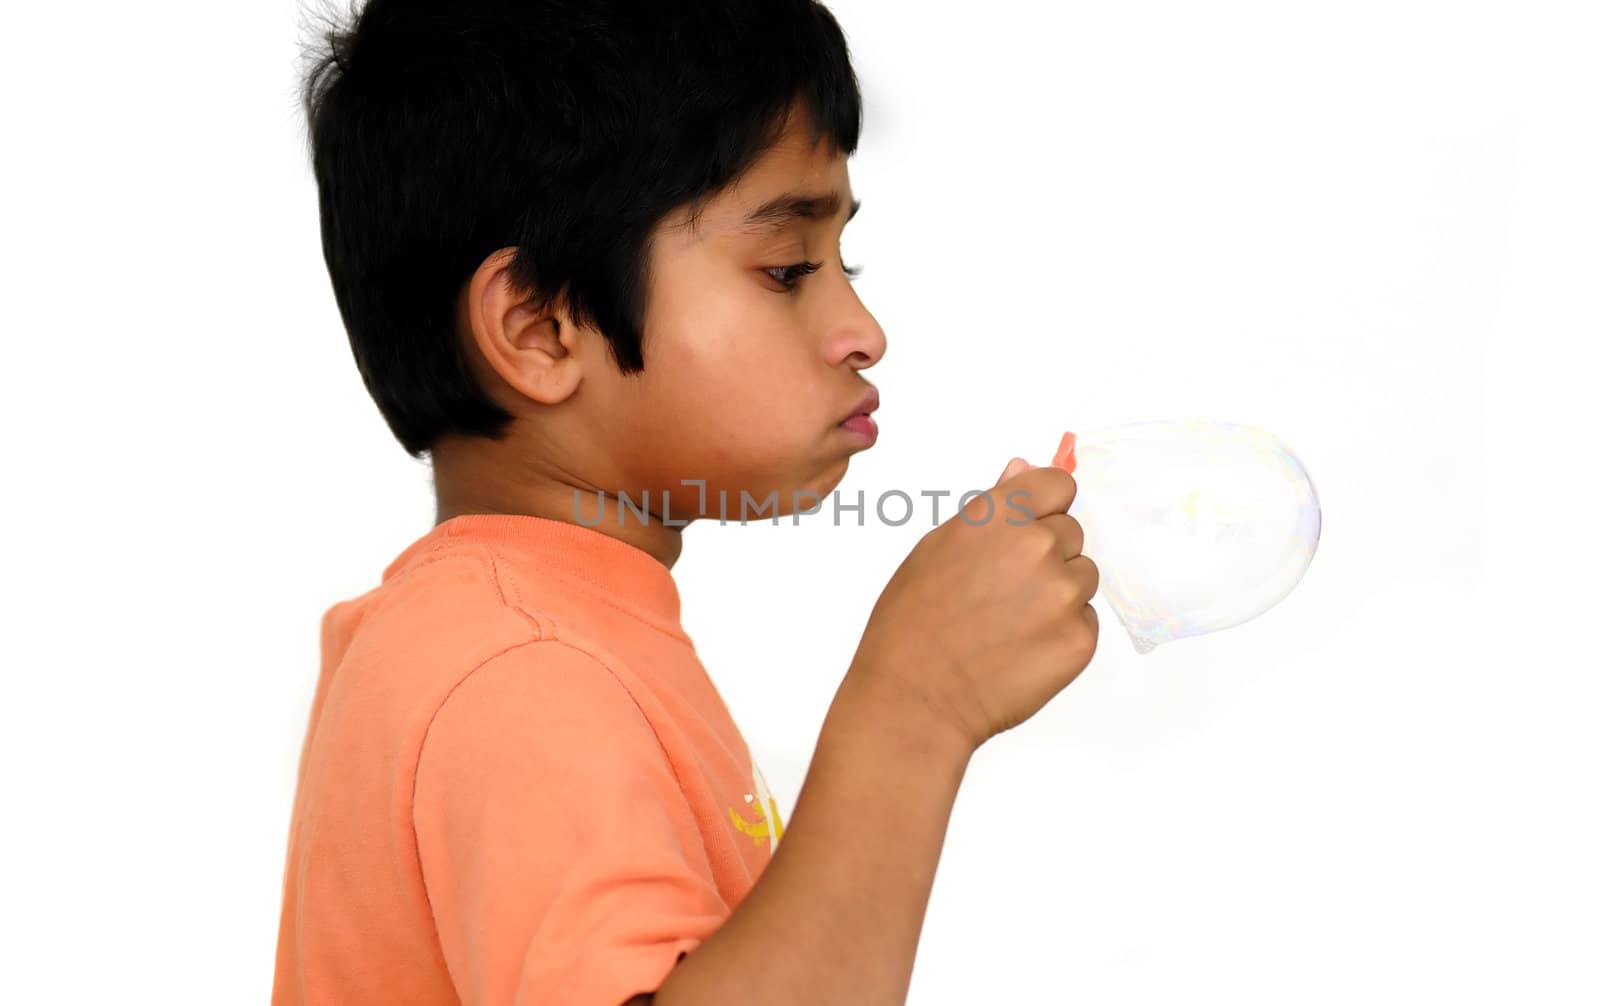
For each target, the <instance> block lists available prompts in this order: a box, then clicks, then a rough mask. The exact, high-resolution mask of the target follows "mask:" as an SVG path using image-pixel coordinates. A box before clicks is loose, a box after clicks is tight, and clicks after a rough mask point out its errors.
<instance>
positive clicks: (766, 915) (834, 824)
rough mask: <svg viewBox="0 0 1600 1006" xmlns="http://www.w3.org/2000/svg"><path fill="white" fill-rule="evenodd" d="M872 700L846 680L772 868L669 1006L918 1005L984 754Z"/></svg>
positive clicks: (676, 984)
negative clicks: (916, 985)
mask: <svg viewBox="0 0 1600 1006" xmlns="http://www.w3.org/2000/svg"><path fill="white" fill-rule="evenodd" d="M866 692H867V689H866V688H865V687H863V686H859V685H857V684H855V683H854V682H853V681H852V679H851V677H850V676H848V675H847V676H846V680H845V682H844V684H843V685H841V687H840V690H839V694H838V696H836V698H835V700H834V703H833V705H832V707H831V708H830V709H829V711H828V716H827V719H826V720H825V722H824V723H823V727H822V731H821V734H820V736H819V739H818V742H817V749H816V753H815V755H814V756H813V758H812V762H811V768H810V771H809V772H808V773H807V775H806V779H805V783H804V784H803V785H802V787H801V791H800V795H799V799H798V800H797V801H796V803H795V808H794V813H793V814H792V815H791V819H790V821H789V824H788V826H787V827H786V828H785V829H784V833H783V838H782V840H781V841H780V842H779V843H778V848H777V850H776V851H775V852H774V853H773V856H772V861H771V862H770V863H768V864H767V868H766V870H765V871H764V872H763V873H762V875H761V877H760V878H759V879H758V880H757V882H756V884H755V886H754V887H752V888H751V890H750V892H749V894H748V895H747V896H746V897H745V899H744V900H743V901H742V902H741V903H740V904H739V906H738V907H737V908H736V909H735V910H734V912H733V914H732V915H730V916H729V917H728V919H727V920H726V921H725V922H724V923H723V925H722V926H721V928H719V929H718V930H717V931H716V932H715V933H714V934H712V936H711V937H710V938H709V939H707V940H706V941H705V942H704V943H702V944H701V945H700V946H699V947H698V948H697V949H696V950H695V951H694V952H693V953H691V954H690V955H689V956H688V957H687V958H685V959H684V960H683V961H682V962H680V963H679V964H678V966H677V967H676V968H675V969H673V971H672V973H671V974H670V975H669V976H668V978H667V981H666V982H665V984H663V985H662V987H661V988H660V989H659V990H658V991H657V992H656V995H655V1003H656V1006H704V1004H707V1003H721V1002H736V1001H740V1000H741V999H743V998H745V997H746V996H747V994H748V992H749V990H750V989H752V988H759V989H761V992H762V1002H763V1003H770V1004H772V1006H784V1004H788V1003H806V1004H813V1006H814V1004H822V1006H827V1004H831V1003H841V1004H842V1003H849V1004H852V1006H880V1004H891V1003H894V1004H903V1003H904V1002H905V999H906V991H907V988H908V986H909V985H910V981H911V965H912V961H913V959H914V958H915V956H916V950H917V941H918V939H919V938H920V936H921V933H922V923H923V917H924V915H925V913H926V911H927V907H928V896H929V894H930V892H931V890H932V887H933V877H934V871H935V870H936V868H937V867H938V863H939V854H940V851H941V850H942V849H943V847H944V839H945V830H946V827H947V825H948V824H949V820H950V810H951V807H952V806H953V805H954V803H955V799H956V792H957V790H958V789H959V788H960V785H961V780H962V777H963V775H964V774H965V772H966V766H967V762H968V760H969V759H970V757H971V752H970V751H969V750H965V749H963V748H962V747H960V746H959V745H955V744H952V743H950V742H949V741H948V740H946V739H945V738H943V737H942V736H939V735H936V734H934V733H933V732H931V731H925V730H920V729H919V728H918V727H917V726H916V725H915V724H914V723H910V722H907V721H905V720H904V719H902V718H901V717H897V716H891V715H886V714H883V713H881V712H880V710H882V709H884V708H885V707H884V706H882V705H881V704H879V703H876V702H874V701H873V700H872V696H870V695H868V694H866Z"/></svg>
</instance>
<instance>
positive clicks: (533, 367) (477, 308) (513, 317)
mask: <svg viewBox="0 0 1600 1006" xmlns="http://www.w3.org/2000/svg"><path fill="white" fill-rule="evenodd" d="M515 255H516V249H515V248H501V249H500V250H499V251H496V252H495V253H494V254H492V255H490V256H489V257H488V258H486V259H484V260H483V263H482V264H481V265H479V266H478V268H477V269H476V270H475V271H474V272H473V274H472V277H471V279H469V280H468V281H467V288H466V290H465V292H464V295H463V298H462V304H461V308H462V318H461V323H462V324H463V325H464V326H465V332H464V333H463V336H464V337H465V338H467V339H469V340H470V341H471V344H472V345H473V346H475V347H476V348H477V353H476V355H477V356H478V357H479V358H480V359H481V361H482V363H483V364H484V365H485V366H486V367H487V368H488V369H489V370H490V371H491V372H492V373H493V374H495V375H496V376H498V377H499V379H500V380H501V381H503V382H504V383H505V384H506V385H508V386H509V387H510V388H511V389H513V390H514V391H516V392H517V393H518V394H519V395H522V396H523V397H524V398H528V399H531V400H532V401H535V402H539V403H541V404H544V405H557V404H560V403H561V402H564V401H566V400H567V399H568V398H569V397H571V395H572V393H573V392H574V391H576V390H577V389H578V385H579V384H581V383H582V381H583V366H582V363H581V359H580V354H578V353H576V352H574V350H576V348H577V345H578V341H579V339H580V337H581V336H582V335H583V333H582V332H580V331H579V330H578V328H577V326H576V325H574V324H573V323H572V320H571V318H570V317H569V316H568V315H567V313H566V305H565V303H564V302H563V301H562V300H561V299H559V298H557V299H556V300H554V301H552V302H551V303H550V304H548V305H546V306H545V307H543V308H539V307H537V305H536V304H535V302H534V301H533V298H532V294H531V293H530V292H529V291H527V290H523V289H520V288H518V287H517V285H516V284H515V283H514V282H513V280H512V276H511V268H510V267H511V260H512V259H513V258H514V257H515Z"/></svg>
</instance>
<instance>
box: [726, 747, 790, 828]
mask: <svg viewBox="0 0 1600 1006" xmlns="http://www.w3.org/2000/svg"><path fill="white" fill-rule="evenodd" d="M750 781H751V782H752V783H753V784H754V789H755V792H754V793H746V794H745V795H744V802H745V803H747V804H750V805H751V806H752V807H753V808H755V809H757V810H758V811H759V816H757V817H756V818H755V820H753V821H746V820H745V819H744V816H743V815H742V814H740V813H739V811H738V810H737V809H736V808H734V807H729V808H728V818H729V820H731V821H732V822H733V827H734V828H735V829H736V830H737V831H739V832H740V833H741V834H745V835H748V836H750V841H752V842H754V843H755V844H757V845H760V844H761V841H762V840H763V839H765V840H766V842H767V847H768V849H769V850H772V849H776V848H777V847H778V839H780V838H782V837H783V818H782V817H780V816H779V814H778V802H777V801H776V800H774V799H773V798H772V792H771V791H770V790H769V789H768V788H767V780H766V778H765V777H763V776H762V774H761V769H760V768H759V767H757V766H756V765H755V764H754V763H753V762H752V764H751V780H750Z"/></svg>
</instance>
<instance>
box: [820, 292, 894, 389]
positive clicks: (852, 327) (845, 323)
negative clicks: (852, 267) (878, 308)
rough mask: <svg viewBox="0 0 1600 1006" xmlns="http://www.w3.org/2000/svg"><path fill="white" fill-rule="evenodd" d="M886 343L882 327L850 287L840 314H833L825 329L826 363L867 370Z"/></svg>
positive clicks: (875, 361) (886, 347)
mask: <svg viewBox="0 0 1600 1006" xmlns="http://www.w3.org/2000/svg"><path fill="white" fill-rule="evenodd" d="M888 342H889V340H888V338H887V337H886V336H885V335H884V334H883V326H881V325H879V324H878V319H876V318H874V317H873V316H872V312H871V311H868V310H867V306H866V305H865V304H863V303H861V298H860V297H859V296H857V295H856V292H855V288H854V287H850V288H849V292H848V293H847V294H846V299H845V304H844V307H843V308H842V309H841V313H840V314H838V315H837V316H835V318H834V322H833V325H832V326H831V327H830V328H829V330H828V343H827V358H828V365H829V366H832V367H837V366H839V365H840V364H841V363H843V364H848V365H849V366H851V367H852V368H854V369H856V370H866V369H867V368H868V367H870V366H872V365H873V364H875V363H877V362H878V361H879V360H881V359H883V354H884V353H885V352H886V351H887V350H888Z"/></svg>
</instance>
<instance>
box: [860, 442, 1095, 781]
mask: <svg viewBox="0 0 1600 1006" xmlns="http://www.w3.org/2000/svg"><path fill="white" fill-rule="evenodd" d="M1077 488H1078V486H1077V481H1076V480H1075V479H1073V477H1072V476H1071V475H1069V474H1068V473H1066V472H1065V471H1062V470H1061V469H1059V468H1035V467H1031V466H1029V465H1028V464H1027V462H1025V461H1022V460H1020V459H1013V460H1012V461H1011V463H1010V464H1008V465H1007V466H1006V469H1005V471H1004V472H1003V473H1002V474H1001V476H1000V479H999V481H998V482H997V483H996V484H995V486H994V487H993V488H992V489H990V490H989V491H988V492H987V493H985V494H984V495H983V496H980V497H974V498H973V499H972V500H971V501H970V502H969V503H968V504H967V505H966V506H965V507H963V508H962V510H961V511H960V512H958V513H957V514H956V515H955V516H954V517H952V518H950V520H948V521H946V522H945V523H943V524H941V525H939V526H938V527H936V528H934V529H933V530H932V531H930V532H928V534H926V535H925V536H923V538H922V540H921V541H919V542H918V543H917V545H916V547H915V548H913V549H912V550H911V553H910V554H909V555H908V556H907V557H906V559H905V561H904V562H903V563H901V565H900V567H899V568H898V569H897V570H896V571H895V574H894V576H893V577H892V578H891V579H890V580H889V583H888V585H887V586H886V587H885V588H884V590H883V593H882V595H881V596H880V597H879V598H878V602H877V604H876V605H875V606H874V607H873V610H872V615H871V617H870V618H869V619H868V622H867V627H866V630H865V632H864V633H863V634H862V638H861V645H860V647H859V649H858V650H857V651H856V658H855V661H854V662H853V663H852V665H851V668H850V671H849V673H848V674H847V675H846V679H847V683H848V684H853V685H855V686H856V689H855V691H856V692H857V693H858V694H862V695H867V696H871V698H870V701H872V702H874V703H881V704H883V705H884V708H882V709H881V710H880V711H881V713H882V715H885V716H893V717H897V719H896V720H895V721H893V722H900V723H909V724H911V727H912V729H926V730H932V731H936V732H939V733H942V734H944V735H946V736H948V737H949V738H950V739H951V740H953V742H954V743H955V744H956V745H958V747H959V746H964V748H965V753H966V754H970V753H971V752H972V751H974V750H976V749H977V748H978V747H979V746H980V745H982V744H983V743H984V742H985V741H987V740H988V739H989V738H990V737H993V736H994V735H996V734H998V733H1002V732H1004V731H1006V730H1009V729H1011V728H1012V727H1014V726H1016V725H1018V724H1019V723H1022V722H1023V721H1024V720H1026V719H1028V717H1030V716H1032V715H1033V714H1034V713H1036V712H1038V711H1039V709H1041V708H1042V707H1043V706H1044V704H1045V703H1046V702H1048V701H1049V700H1050V699H1051V698H1052V697H1054V696H1055V695H1056V693H1058V692H1060V691H1061V690H1062V689H1063V688H1065V687H1066V686H1067V685H1069V684H1071V683H1072V681H1073V680H1074V679H1075V678H1077V676H1078V675H1079V674H1080V673H1081V672H1082V671H1083V669H1084V668H1085V667H1086V666H1088V663H1089V660H1090V658H1091V657H1093V656H1094V653H1095V649H1096V647H1097V645H1098V643H1099V638H1100V619H1099V616H1098V615H1097V614H1096V612H1095V610H1094V608H1093V607H1091V606H1090V604H1089V599H1090V598H1091V597H1093V596H1094V594H1095V591H1097V590H1098V589H1099V585H1100V571H1099V569H1098V568H1097V567H1096V566H1095V564H1094V562H1093V561H1091V560H1090V559H1089V558H1088V557H1087V556H1084V555H1082V554H1081V552H1082V549H1083V528H1082V526H1081V525H1079V523H1078V521H1077V519H1076V518H1074V517H1072V516H1070V515H1069V514H1068V513H1067V509H1068V508H1069V507H1070V506H1071V505H1072V501H1073V499H1074V498H1075V496H1076V495H1077ZM852 679H853V680H852Z"/></svg>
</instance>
